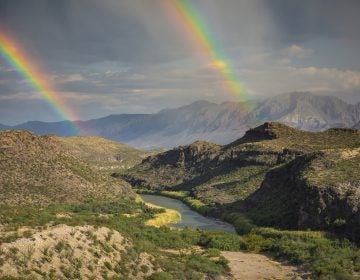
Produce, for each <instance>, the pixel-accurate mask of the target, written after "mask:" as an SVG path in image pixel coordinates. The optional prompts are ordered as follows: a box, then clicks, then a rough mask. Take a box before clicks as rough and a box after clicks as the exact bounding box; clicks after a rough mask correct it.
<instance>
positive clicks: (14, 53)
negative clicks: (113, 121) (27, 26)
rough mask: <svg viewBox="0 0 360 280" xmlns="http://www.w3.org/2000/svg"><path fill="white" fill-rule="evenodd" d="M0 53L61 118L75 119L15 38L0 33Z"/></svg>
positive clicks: (71, 126) (74, 129) (72, 129)
mask: <svg viewBox="0 0 360 280" xmlns="http://www.w3.org/2000/svg"><path fill="white" fill-rule="evenodd" d="M0 54H1V55H2V56H3V57H4V59H5V60H6V61H7V62H8V63H9V65H11V66H12V67H14V68H15V69H16V70H17V71H18V72H19V73H20V74H21V76H22V77H23V78H24V79H25V80H26V81H27V82H28V84H30V85H31V86H32V87H33V88H34V90H36V91H37V92H38V93H39V94H40V95H41V97H42V98H43V99H44V100H46V101H47V103H48V104H49V105H50V107H51V108H52V110H53V111H54V112H55V114H56V115H57V116H58V117H60V119H61V120H76V119H77V117H76V115H75V114H74V112H73V111H71V109H70V107H69V106H68V105H67V104H66V103H65V101H64V100H63V98H62V97H61V96H60V95H59V94H58V93H56V91H55V90H54V89H53V87H52V86H51V85H50V84H49V83H48V82H47V81H46V79H45V78H44V77H43V75H41V72H40V71H39V68H38V66H37V65H36V64H35V63H34V62H33V61H31V60H30V59H29V58H28V57H27V56H26V55H25V52H24V51H22V50H21V49H20V48H19V46H18V45H17V44H16V43H15V40H13V39H12V38H10V37H9V36H7V35H5V34H0ZM68 124H69V129H70V131H69V133H70V134H77V133H78V132H79V128H78V127H77V126H75V124H74V123H73V122H71V121H69V122H68Z"/></svg>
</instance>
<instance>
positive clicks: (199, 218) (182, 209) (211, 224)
mask: <svg viewBox="0 0 360 280" xmlns="http://www.w3.org/2000/svg"><path fill="white" fill-rule="evenodd" d="M141 197H142V198H143V200H144V201H145V202H147V203H150V204H152V205H154V204H155V205H157V206H160V207H163V208H165V209H172V210H175V211H177V212H179V213H180V215H181V221H179V222H178V223H177V224H173V225H171V226H172V227H175V228H186V227H188V228H193V229H200V230H204V231H218V232H227V233H232V234H236V231H235V228H234V227H233V225H232V224H229V223H225V222H223V221H221V220H218V219H215V218H212V217H206V216H203V215H201V214H200V213H198V212H196V211H194V210H192V209H191V208H190V207H188V206H187V205H186V204H185V203H183V202H182V201H180V200H178V199H174V198H170V197H165V196H161V195H153V194H151V195H149V194H141Z"/></svg>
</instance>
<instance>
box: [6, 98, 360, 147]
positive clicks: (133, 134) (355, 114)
mask: <svg viewBox="0 0 360 280" xmlns="http://www.w3.org/2000/svg"><path fill="white" fill-rule="evenodd" d="M250 105H251V106H250ZM247 107H252V108H253V109H252V110H250V111H249V112H248V111H246V110H244V108H247ZM266 121H270V122H281V123H284V124H286V125H289V126H292V127H295V128H299V129H303V130H308V131H322V130H326V129H328V128H331V127H354V126H355V125H356V124H357V123H359V122H360V103H358V104H354V105H353V104H347V103H346V102H344V101H342V100H341V99H339V98H337V97H334V96H320V95H314V94H311V93H308V92H293V93H286V94H281V95H278V96H274V97H271V98H268V99H265V100H260V101H252V102H249V101H248V102H223V103H221V104H216V103H212V102H209V101H206V100H199V101H196V102H194V103H192V104H189V105H185V106H182V107H179V108H174V109H164V110H161V111H159V112H158V113H155V114H120V115H110V116H107V117H103V118H99V119H91V120H87V121H75V122H74V124H75V125H76V126H78V127H81V135H96V136H100V137H105V138H108V139H111V140H115V141H120V142H124V143H126V144H129V145H131V146H134V147H137V148H144V149H151V148H172V147H175V146H179V145H186V144H190V143H192V142H194V141H196V140H198V139H204V140H207V141H210V142H215V143H219V144H228V143H231V142H233V141H235V140H236V139H238V138H240V137H241V136H243V135H244V133H245V132H246V131H247V130H248V129H249V128H251V127H255V126H257V125H259V124H261V123H263V122H266ZM68 126H69V123H68V122H55V123H43V122H37V121H35V122H27V123H24V124H19V125H16V126H14V127H12V128H13V129H25V130H31V131H34V132H36V133H38V134H48V133H52V134H57V135H59V136H74V133H71V132H69V129H68ZM0 129H3V128H2V127H1V126H0ZM75 134H76V133H75Z"/></svg>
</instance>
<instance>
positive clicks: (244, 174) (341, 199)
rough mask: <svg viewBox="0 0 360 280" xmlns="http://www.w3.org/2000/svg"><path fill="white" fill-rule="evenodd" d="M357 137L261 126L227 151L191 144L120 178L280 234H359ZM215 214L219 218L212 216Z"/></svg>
mask: <svg viewBox="0 0 360 280" xmlns="http://www.w3.org/2000/svg"><path fill="white" fill-rule="evenodd" d="M359 164H360V132H359V131H357V130H354V129H329V130H326V131H324V132H318V133H314V132H306V131H301V130H297V129H294V128H291V127H288V126H285V125H283V124H279V123H265V124H263V125H261V126H259V127H256V128H254V129H250V130H248V131H247V132H246V134H245V135H244V137H242V138H240V139H238V140H236V141H234V142H233V143H231V144H229V145H226V146H219V145H215V144H210V143H206V142H195V143H194V144H191V145H189V146H183V147H179V148H176V149H173V150H170V151H167V152H165V153H162V154H159V155H155V156H153V157H149V158H147V159H145V160H143V162H142V163H141V164H140V165H138V166H135V167H134V168H132V169H130V170H129V172H127V174H126V175H125V176H123V178H125V179H126V180H127V181H128V182H130V183H131V184H132V185H133V186H136V187H140V188H147V189H155V190H159V189H160V190H172V191H174V190H176V191H179V190H181V191H189V194H190V196H192V197H193V198H196V199H199V200H200V201H201V202H203V203H205V205H207V206H210V207H213V209H215V212H214V213H216V212H219V213H220V212H223V211H226V212H234V211H235V212H242V213H247V215H248V216H249V217H251V218H252V219H253V221H255V222H256V223H258V224H262V225H269V226H281V227H285V228H304V229H306V228H314V229H324V228H332V229H333V228H334V227H338V228H337V229H339V228H340V229H339V230H342V231H344V232H346V233H348V234H352V233H351V232H352V230H355V231H356V232H357V227H358V226H359V227H360V224H358V222H356V221H359V219H360V216H359V215H360V213H358V210H357V209H358V207H359V206H360V197H359V195H360V192H359V191H358V189H359V186H360V175H359V174H360V173H359V172H358V166H359ZM217 210H219V211H217Z"/></svg>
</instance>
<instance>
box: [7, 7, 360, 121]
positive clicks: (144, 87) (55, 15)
mask: <svg viewBox="0 0 360 280" xmlns="http://www.w3.org/2000/svg"><path fill="white" fill-rule="evenodd" d="M164 1H168V0H122V1H118V0H76V1H72V0H58V1H52V0H0V30H1V32H6V33H7V34H10V35H11V37H13V38H14V39H16V41H17V42H19V44H20V46H21V47H22V49H23V50H25V51H26V53H27V54H28V56H30V57H31V58H32V60H34V61H36V62H37V63H38V64H39V65H40V66H41V68H42V69H43V72H44V74H45V76H46V78H47V79H48V80H49V82H51V83H52V84H53V85H54V87H55V88H56V90H57V93H58V94H59V95H60V96H61V97H62V98H64V99H65V100H66V101H67V103H69V104H71V106H72V107H73V110H75V111H77V112H78V115H79V117H81V118H82V119H88V118H93V117H99V116H103V115H107V114H116V113H135V112H145V113H152V112H156V111H158V110H160V109H162V108H165V107H177V106H180V105H183V104H187V103H190V102H192V101H195V100H199V99H207V100H210V101H213V102H222V101H226V100H238V99H237V97H235V96H234V95H233V94H231V93H229V92H227V91H226V89H225V88H224V87H223V81H222V78H221V76H220V75H218V73H216V71H213V70H212V69H211V67H210V66H209V65H210V63H211V61H210V60H209V61H204V59H203V55H202V54H201V53H199V48H197V43H196V40H194V39H192V37H191V36H186V35H184V32H182V31H181V25H182V24H183V23H182V22H179V21H178V19H176V18H174V16H173V15H172V14H171V13H168V12H167V10H166V9H165V8H164ZM192 3H193V5H194V6H195V7H196V9H197V10H198V11H199V12H200V14H201V16H202V18H203V19H204V21H205V24H206V25H207V27H208V29H209V30H210V31H211V33H212V35H211V36H212V39H213V40H215V41H216V42H217V43H218V45H220V46H221V49H222V53H224V54H225V55H226V56H227V57H228V58H230V59H231V61H232V64H233V65H234V67H235V69H236V71H237V73H238V75H239V78H240V80H241V81H242V82H243V84H244V85H245V86H246V87H247V89H248V92H249V94H248V96H247V97H246V98H264V97H268V96H271V95H275V94H280V93H283V92H289V91H302V90H306V91H312V92H315V93H318V94H331V95H336V96H339V97H341V98H343V99H345V100H347V101H351V102H355V101H360V56H359V55H358V50H359V49H360V33H359V32H358V30H357V29H358V26H360V17H359V16H358V12H359V11H360V2H359V1H357V0H345V1H342V0H293V1H282V0H272V1H267V0H251V1H248V0H223V1H217V0H194V1H192ZM35 119H37V120H45V121H54V120H57V117H56V115H54V114H52V113H51V108H50V107H48V105H47V104H46V102H45V101H44V100H42V98H41V96H39V94H38V93H36V91H35V90H34V89H33V88H31V86H29V85H28V84H27V83H26V80H24V78H22V77H21V75H19V74H18V73H17V72H16V71H14V69H12V67H11V66H10V65H8V63H7V62H6V61H5V60H4V59H3V58H1V57H0V123H5V124H15V123H18V122H23V121H26V120H35Z"/></svg>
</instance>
